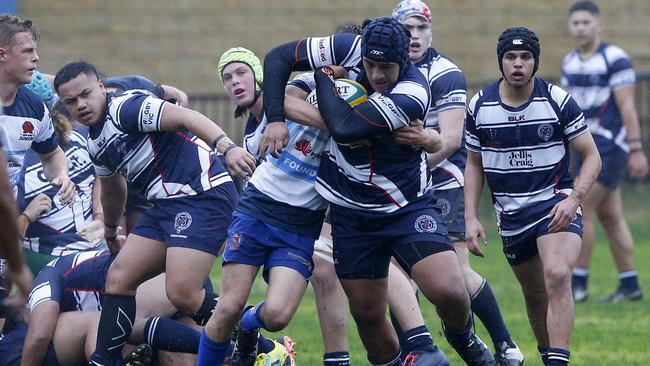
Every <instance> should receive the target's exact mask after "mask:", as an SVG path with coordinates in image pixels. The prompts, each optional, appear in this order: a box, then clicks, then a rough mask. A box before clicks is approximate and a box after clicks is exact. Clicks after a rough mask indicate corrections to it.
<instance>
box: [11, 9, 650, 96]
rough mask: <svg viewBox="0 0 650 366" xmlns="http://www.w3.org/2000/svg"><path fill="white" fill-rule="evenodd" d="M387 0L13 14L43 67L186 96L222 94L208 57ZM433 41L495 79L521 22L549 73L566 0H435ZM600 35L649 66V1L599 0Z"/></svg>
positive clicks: (556, 57) (262, 46) (555, 66)
mask: <svg viewBox="0 0 650 366" xmlns="http://www.w3.org/2000/svg"><path fill="white" fill-rule="evenodd" d="M395 2H396V1H386V0H328V1H312V0H290V1H289V0H184V1H183V0H176V1H174V0H155V1H144V0H128V1H127V0H111V1H106V0H84V1H78V0H53V1H42V0H40V1H39V0H20V1H19V2H18V7H19V12H20V14H21V15H23V16H27V17H30V18H32V19H33V20H34V21H35V22H36V24H37V25H38V26H39V28H40V29H41V32H42V38H41V41H40V43H39V54H40V57H41V69H42V70H43V71H46V72H56V71H57V70H58V68H60V67H61V66H63V65H64V64H65V63H67V62H69V61H72V60H76V59H80V58H83V59H87V60H89V61H91V62H93V63H95V64H96V65H97V66H98V67H99V68H100V69H101V70H102V71H104V72H105V73H106V74H108V75H118V74H127V73H138V74H142V75H145V76H147V77H150V78H152V79H154V80H156V81H159V82H165V83H168V84H173V85H177V86H179V87H181V88H182V89H185V90H186V91H188V92H189V93H191V94H196V93H213V92H222V88H221V86H220V85H218V84H217V83H218V79H217V76H216V73H215V64H216V60H217V59H218V57H219V56H220V54H221V53H222V52H223V51H225V50H226V49H227V48H229V47H232V46H235V45H243V46H246V47H248V48H250V49H252V50H254V51H255V52H257V53H258V55H263V54H264V53H265V52H267V51H268V50H269V49H270V48H271V47H273V46H274V45H277V44H279V43H281V42H283V41H288V40H291V39H294V38H297V37H301V36H304V35H326V34H330V33H331V32H332V31H333V30H334V29H335V27H336V26H337V25H338V24H341V23H344V22H349V21H357V22H360V21H361V20H363V19H364V18H367V17H376V16H380V15H386V14H389V13H390V11H391V9H392V8H393V6H394V4H395ZM434 3H435V4H436V7H435V8H433V7H432V13H433V18H434V22H433V33H434V41H433V43H434V46H436V47H437V48H438V49H440V50H442V51H443V52H445V53H446V54H448V55H449V56H450V57H452V59H454V60H455V61H456V62H457V63H458V64H459V65H460V66H461V68H462V69H463V70H464V71H465V73H466V76H467V78H468V81H470V82H478V81H483V80H488V79H493V78H496V77H497V76H498V70H497V63H496V56H495V44H496V39H497V37H498V35H499V33H500V32H501V31H502V30H503V29H505V28H506V27H509V26H513V25H525V26H528V27H530V28H532V29H533V30H535V31H536V32H537V34H538V35H539V36H540V38H541V42H542V60H541V62H542V65H541V69H540V75H546V76H556V75H558V74H559V63H560V60H561V58H562V56H563V55H564V54H565V53H566V52H567V51H568V50H570V49H571V48H572V47H573V43H572V41H571V39H570V38H569V37H568V33H567V30H566V22H567V8H568V6H569V5H570V4H571V2H570V1H566V0H544V1H510V0H436V1H435V2H434V1H431V0H430V1H429V4H431V5H432V4H434ZM600 3H601V4H600V5H601V8H602V13H603V15H602V18H603V19H602V22H603V24H604V37H605V39H607V40H608V41H610V42H612V43H616V44H619V45H620V46H622V47H623V48H625V49H626V50H627V51H628V52H629V53H630V54H631V55H632V57H633V59H634V61H635V63H636V66H637V69H638V70H650V42H648V41H647V40H648V38H649V37H650V1H647V0H609V1H607V2H605V1H600Z"/></svg>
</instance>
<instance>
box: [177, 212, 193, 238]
mask: <svg viewBox="0 0 650 366" xmlns="http://www.w3.org/2000/svg"><path fill="white" fill-rule="evenodd" d="M190 225H192V215H190V214H189V212H179V213H177V214H176V219H175V220H174V229H176V234H178V233H180V232H181V231H183V230H185V229H187V228H188V227H190Z"/></svg>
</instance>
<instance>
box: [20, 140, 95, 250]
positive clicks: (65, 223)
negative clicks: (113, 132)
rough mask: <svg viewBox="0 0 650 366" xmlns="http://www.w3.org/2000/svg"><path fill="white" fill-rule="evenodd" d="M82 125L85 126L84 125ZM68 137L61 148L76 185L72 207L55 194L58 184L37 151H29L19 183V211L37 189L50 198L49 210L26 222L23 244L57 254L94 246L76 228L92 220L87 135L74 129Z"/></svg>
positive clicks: (30, 199)
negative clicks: (47, 173)
mask: <svg viewBox="0 0 650 366" xmlns="http://www.w3.org/2000/svg"><path fill="white" fill-rule="evenodd" d="M84 129H85V128H84ZM68 138H69V141H67V142H66V143H63V144H62V146H61V148H62V149H63V151H64V152H65V155H66V158H67V159H68V169H69V176H70V179H71V180H72V182H73V183H74V184H75V185H76V186H77V189H76V191H75V199H74V203H73V205H72V207H70V206H69V205H61V203H60V202H59V200H58V198H57V197H56V194H57V192H58V191H59V189H58V188H56V187H54V186H52V185H51V184H50V182H49V181H48V180H47V179H46V178H45V174H43V165H42V164H41V162H40V160H39V158H38V155H36V153H35V152H33V151H28V152H27V154H26V155H25V164H24V166H23V172H22V174H21V179H20V181H19V184H18V199H17V200H18V207H19V208H20V210H21V211H23V210H25V207H27V206H28V205H29V203H30V202H32V200H33V199H34V198H35V197H36V196H38V195H39V194H40V193H44V194H46V195H47V196H48V197H50V198H51V199H52V210H51V211H50V212H48V213H46V214H44V215H42V216H40V217H39V218H38V219H37V220H36V221H34V222H33V223H32V224H30V225H29V227H28V228H27V232H26V233H25V237H24V238H23V246H24V247H25V248H27V249H29V250H32V251H35V252H39V253H45V254H51V255H56V256H61V255H66V254H70V253H72V252H76V251H79V250H85V249H89V248H92V247H94V246H95V245H93V244H92V243H89V242H88V241H87V240H86V239H84V238H83V237H82V236H80V235H78V234H77V231H78V230H79V229H80V228H81V227H83V226H84V225H86V224H88V223H90V222H91V221H92V214H93V210H92V190H93V185H94V181H95V170H94V169H93V164H92V162H91V161H90V156H89V155H88V150H87V146H86V138H85V137H84V136H83V135H82V134H80V133H79V132H77V131H71V132H70V133H69V134H68Z"/></svg>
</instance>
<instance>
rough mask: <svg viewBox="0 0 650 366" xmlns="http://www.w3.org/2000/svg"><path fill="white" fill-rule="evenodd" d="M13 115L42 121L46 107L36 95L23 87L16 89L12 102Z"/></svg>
mask: <svg viewBox="0 0 650 366" xmlns="http://www.w3.org/2000/svg"><path fill="white" fill-rule="evenodd" d="M13 110H14V113H15V114H21V116H19V117H29V118H35V119H39V120H40V119H43V117H44V116H45V111H46V107H45V104H44V103H43V101H42V100H41V98H39V96H38V95H36V93H34V92H33V91H31V90H29V88H28V87H26V86H25V85H21V86H19V87H18V90H17V92H16V100H15V102H14V108H13Z"/></svg>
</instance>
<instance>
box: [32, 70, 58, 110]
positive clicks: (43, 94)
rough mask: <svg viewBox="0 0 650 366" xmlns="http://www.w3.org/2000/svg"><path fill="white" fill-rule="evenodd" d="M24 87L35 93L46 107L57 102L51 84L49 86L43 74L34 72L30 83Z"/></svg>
mask: <svg viewBox="0 0 650 366" xmlns="http://www.w3.org/2000/svg"><path fill="white" fill-rule="evenodd" d="M26 86H27V88H29V90H31V91H33V92H34V93H36V95H38V97H39V98H41V100H42V101H43V102H44V103H45V104H47V106H48V107H52V106H53V105H54V103H56V101H57V100H58V98H57V96H56V93H55V92H54V89H52V84H50V82H49V81H48V80H47V79H46V78H45V77H44V76H43V74H41V73H40V72H38V71H36V70H34V73H33V74H32V82H31V83H29V84H27V85H26Z"/></svg>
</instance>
